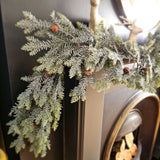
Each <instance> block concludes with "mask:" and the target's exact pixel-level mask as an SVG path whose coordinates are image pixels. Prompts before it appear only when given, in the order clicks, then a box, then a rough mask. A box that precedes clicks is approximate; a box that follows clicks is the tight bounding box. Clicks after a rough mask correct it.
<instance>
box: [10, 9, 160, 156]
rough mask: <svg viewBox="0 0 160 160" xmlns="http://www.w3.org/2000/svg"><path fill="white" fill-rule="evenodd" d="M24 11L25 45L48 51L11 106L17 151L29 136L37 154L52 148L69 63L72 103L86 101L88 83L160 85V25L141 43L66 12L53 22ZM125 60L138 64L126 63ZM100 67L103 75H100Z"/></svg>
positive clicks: (30, 49)
mask: <svg viewBox="0 0 160 160" xmlns="http://www.w3.org/2000/svg"><path fill="white" fill-rule="evenodd" d="M23 14H24V19H23V20H21V21H19V22H18V23H17V24H16V26H17V27H19V28H21V29H23V30H24V33H25V34H27V36H26V39H27V43H26V44H25V45H24V46H23V47H22V50H24V51H27V52H28V53H29V54H30V55H31V56H33V55H36V54H38V53H40V52H41V51H43V52H45V54H44V55H43V56H41V57H39V58H38V59H37V62H38V63H39V65H38V66H36V67H34V68H33V74H32V75H30V76H25V77H23V78H22V80H23V81H26V82H28V83H29V85H28V87H27V89H26V90H25V91H24V92H22V93H21V94H20V95H19V96H18V98H17V103H16V105H15V106H14V107H13V108H12V111H11V115H13V117H14V119H13V120H11V121H10V122H9V123H8V125H9V134H13V135H14V136H15V135H16V140H15V141H14V142H12V144H11V147H15V148H16V152H19V151H20V150H21V149H22V148H25V146H26V141H28V142H29V143H30V145H31V146H30V151H33V152H34V154H35V157H37V156H38V155H41V156H42V157H44V156H45V155H46V153H47V149H50V140H49V135H50V132H51V128H53V130H54V131H55V130H56V129H57V127H58V121H59V119H60V114H61V109H62V100H63V98H64V86H63V84H64V67H68V68H69V77H70V78H73V77H75V78H76V79H77V80H78V81H79V83H78V85H77V86H75V87H74V88H73V90H71V92H70V95H69V96H70V97H71V102H72V103H74V102H76V101H78V100H82V101H85V100H86V87H87V85H88V83H90V85H91V86H93V87H96V89H97V90H98V91H101V90H104V89H107V88H109V87H110V85H111V84H113V85H117V84H125V85H126V86H128V87H129V88H134V89H141V90H144V91H148V92H155V87H159V86H160V29H158V30H157V31H156V32H155V33H154V34H153V35H151V34H149V36H148V42H147V43H146V44H144V45H139V44H137V43H136V42H135V43H133V44H131V43H127V42H123V40H122V39H121V38H120V37H119V36H117V35H116V34H115V32H114V29H113V27H110V28H109V29H108V30H107V32H104V30H103V29H100V30H97V31H96V32H95V33H93V31H91V30H90V29H89V28H88V27H87V26H86V25H84V24H82V23H80V22H78V23H77V26H76V27H75V26H73V24H72V23H71V22H70V21H69V20H68V19H67V18H66V17H65V16H64V15H62V14H61V13H56V14H52V16H51V21H50V22H49V21H46V20H40V19H37V18H36V17H35V16H34V15H32V14H31V13H30V12H26V11H25V12H23ZM125 59H129V60H131V61H132V62H133V63H134V65H132V66H131V67H128V66H125ZM101 70H103V77H101V78H96V73H97V72H99V71H101Z"/></svg>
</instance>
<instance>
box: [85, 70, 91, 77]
mask: <svg viewBox="0 0 160 160" xmlns="http://www.w3.org/2000/svg"><path fill="white" fill-rule="evenodd" d="M84 73H85V75H87V76H90V75H91V74H92V71H91V70H90V69H89V70H85V72H84Z"/></svg>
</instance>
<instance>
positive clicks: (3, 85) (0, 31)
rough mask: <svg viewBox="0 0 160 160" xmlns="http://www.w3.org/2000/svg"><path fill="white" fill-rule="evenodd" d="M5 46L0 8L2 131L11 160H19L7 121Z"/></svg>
mask: <svg viewBox="0 0 160 160" xmlns="http://www.w3.org/2000/svg"><path fill="white" fill-rule="evenodd" d="M4 46H5V44H4V34H3V27H2V17H1V8H0V75H1V76H0V121H1V123H2V131H3V135H4V139H5V146H6V151H7V155H8V157H9V159H10V160H14V159H15V160H18V159H19V156H18V155H17V154H16V153H15V151H14V149H10V148H9V146H10V143H11V141H12V140H13V137H12V136H9V135H7V132H8V127H7V126H6V123H7V122H8V121H9V117H8V113H9V111H10V109H11V106H12V105H11V104H12V103H11V101H12V99H11V92H10V85H9V84H10V83H9V73H8V65H7V57H6V50H5V47H4Z"/></svg>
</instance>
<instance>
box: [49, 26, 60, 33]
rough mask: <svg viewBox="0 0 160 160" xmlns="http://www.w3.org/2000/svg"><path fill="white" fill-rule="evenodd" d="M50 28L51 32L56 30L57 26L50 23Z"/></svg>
mask: <svg viewBox="0 0 160 160" xmlns="http://www.w3.org/2000/svg"><path fill="white" fill-rule="evenodd" d="M51 30H52V32H58V30H59V28H58V26H56V25H52V26H51Z"/></svg>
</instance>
